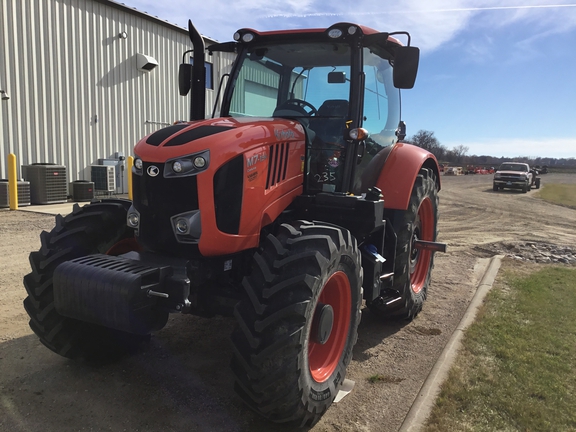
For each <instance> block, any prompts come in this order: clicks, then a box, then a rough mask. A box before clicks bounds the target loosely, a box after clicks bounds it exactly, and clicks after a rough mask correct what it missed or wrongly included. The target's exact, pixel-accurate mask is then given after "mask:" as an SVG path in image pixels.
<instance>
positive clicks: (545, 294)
mask: <svg viewBox="0 0 576 432" xmlns="http://www.w3.org/2000/svg"><path fill="white" fill-rule="evenodd" d="M513 266H518V264H516V263H514V264H510V263H508V264H505V265H504V266H503V267H506V268H507V270H504V271H503V270H501V274H502V273H504V276H503V278H499V279H498V282H497V283H496V284H495V285H494V287H493V289H492V291H491V292H490V294H489V295H488V297H487V299H486V302H485V304H484V306H483V308H482V310H481V312H480V315H479V317H478V319H477V321H476V322H475V323H474V324H473V325H472V326H471V327H470V328H469V329H468V330H467V331H466V334H465V338H464V342H463V349H462V351H461V353H459V355H458V358H457V360H456V362H455V365H454V367H453V368H452V370H451V372H450V374H449V377H448V379H447V381H446V382H445V384H444V385H443V387H442V390H441V393H440V396H439V397H438V399H437V401H436V406H435V407H434V409H433V411H432V414H431V416H430V418H429V421H428V425H427V427H426V429H425V430H426V431H442V432H447V431H567V430H576V269H574V268H569V267H556V266H548V267H538V268H539V270H538V271H536V272H535V273H533V274H528V275H527V274H520V275H519V274H518V272H519V270H514V267H513Z"/></svg>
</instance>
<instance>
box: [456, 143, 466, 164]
mask: <svg viewBox="0 0 576 432" xmlns="http://www.w3.org/2000/svg"><path fill="white" fill-rule="evenodd" d="M468 150H470V148H469V147H467V146H464V145H462V144H460V145H457V146H456V147H454V148H453V149H452V153H453V154H454V157H455V158H456V162H460V161H461V160H462V158H463V157H464V156H466V153H468Z"/></svg>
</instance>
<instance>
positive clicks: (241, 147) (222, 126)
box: [134, 117, 305, 163]
mask: <svg viewBox="0 0 576 432" xmlns="http://www.w3.org/2000/svg"><path fill="white" fill-rule="evenodd" d="M294 141H300V142H304V141H305V133H304V129H303V127H302V125H301V124H300V123H298V122H297V121H293V120H285V119H278V118H276V119H274V118H254V117H250V118H248V117H240V118H233V117H230V118H218V119H209V120H199V121H192V122H183V123H177V124H174V125H172V126H168V127H166V128H163V129H160V130H158V131H156V132H153V133H152V134H150V135H148V136H146V137H144V138H143V139H142V140H140V142H138V144H136V147H135V148H134V153H135V154H136V157H139V158H142V159H143V160H146V161H147V162H155V163H164V162H166V161H169V160H171V159H174V158H178V157H180V156H186V155H190V154H194V153H198V152H201V151H204V150H209V151H210V153H211V158H212V159H213V157H214V155H215V154H221V155H222V156H224V157H223V159H224V160H228V159H230V158H231V157H234V156H236V155H238V154H241V153H244V152H246V151H247V150H249V149H251V148H254V147H257V146H262V145H272V144H274V143H278V142H283V143H286V142H294ZM223 153H225V154H223Z"/></svg>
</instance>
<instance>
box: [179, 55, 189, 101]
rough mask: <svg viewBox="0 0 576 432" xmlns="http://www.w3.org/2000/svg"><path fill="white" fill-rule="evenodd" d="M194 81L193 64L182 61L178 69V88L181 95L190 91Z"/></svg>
mask: <svg viewBox="0 0 576 432" xmlns="http://www.w3.org/2000/svg"><path fill="white" fill-rule="evenodd" d="M191 83H192V65H191V64H189V63H182V64H181V65H180V68H179V69H178V89H179V90H180V96H186V95H187V94H188V92H189V91H190V86H191Z"/></svg>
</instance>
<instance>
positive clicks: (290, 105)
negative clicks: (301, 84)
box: [275, 99, 318, 117]
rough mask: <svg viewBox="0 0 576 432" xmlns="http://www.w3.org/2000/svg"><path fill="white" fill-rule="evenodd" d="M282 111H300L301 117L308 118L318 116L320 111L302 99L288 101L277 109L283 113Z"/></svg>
mask: <svg viewBox="0 0 576 432" xmlns="http://www.w3.org/2000/svg"><path fill="white" fill-rule="evenodd" d="M305 108H308V109H309V110H310V111H306V109H305ZM281 110H294V111H298V112H299V113H300V114H301V115H304V116H308V117H311V116H314V115H316V114H318V110H317V109H316V108H315V107H314V105H312V104H311V103H310V102H307V101H305V100H302V99H288V100H287V101H286V102H284V103H283V104H282V105H280V106H279V107H278V108H276V110H275V111H281Z"/></svg>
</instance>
